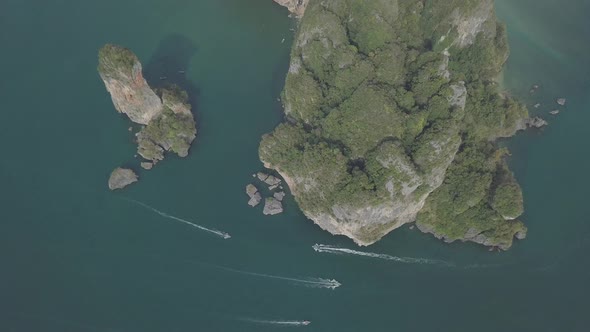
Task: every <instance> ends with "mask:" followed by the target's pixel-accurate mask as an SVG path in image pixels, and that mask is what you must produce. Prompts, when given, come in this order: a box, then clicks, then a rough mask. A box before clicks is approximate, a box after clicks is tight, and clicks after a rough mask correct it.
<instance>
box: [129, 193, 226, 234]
mask: <svg viewBox="0 0 590 332" xmlns="http://www.w3.org/2000/svg"><path fill="white" fill-rule="evenodd" d="M123 199H124V200H126V201H128V202H132V203H135V204H137V205H139V206H142V207H144V208H146V209H148V210H150V211H152V212H155V213H157V214H159V215H161V216H162V217H164V218H168V219H172V220H176V221H179V222H181V223H183V224H186V225H189V226H192V227H194V228H197V229H200V230H202V231H205V232H209V233H212V234H215V235H217V236H219V237H221V238H224V239H229V238H230V237H231V236H230V235H229V234H228V233H226V232H222V231H218V230H216V229H209V228H207V227H203V226H201V225H197V224H195V223H193V222H190V221H188V220H184V219H182V218H178V217H175V216H173V215H170V214H168V213H165V212H162V211H160V210H158V209H155V208H153V207H151V206H149V205H147V204H145V203H143V202H140V201H136V200H134V199H131V198H123Z"/></svg>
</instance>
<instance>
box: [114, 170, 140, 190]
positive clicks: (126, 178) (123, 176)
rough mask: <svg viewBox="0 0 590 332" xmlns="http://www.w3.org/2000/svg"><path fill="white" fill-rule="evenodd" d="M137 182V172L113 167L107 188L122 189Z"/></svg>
mask: <svg viewBox="0 0 590 332" xmlns="http://www.w3.org/2000/svg"><path fill="white" fill-rule="evenodd" d="M134 182H137V174H135V172H133V171H132V170H130V169H126V168H121V167H118V168H115V169H114V170H113V172H112V173H111V176H110V177H109V189H111V190H115V189H123V188H125V187H127V186H128V185H130V184H132V183H134Z"/></svg>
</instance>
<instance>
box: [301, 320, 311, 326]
mask: <svg viewBox="0 0 590 332" xmlns="http://www.w3.org/2000/svg"><path fill="white" fill-rule="evenodd" d="M301 324H303V325H309V324H311V322H310V321H308V320H304V321H303V322H301Z"/></svg>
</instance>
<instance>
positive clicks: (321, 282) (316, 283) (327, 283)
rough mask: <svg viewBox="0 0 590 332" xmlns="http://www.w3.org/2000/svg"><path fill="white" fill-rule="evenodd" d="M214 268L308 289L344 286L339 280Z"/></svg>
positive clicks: (223, 267) (222, 267) (220, 267)
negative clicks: (285, 282)
mask: <svg viewBox="0 0 590 332" xmlns="http://www.w3.org/2000/svg"><path fill="white" fill-rule="evenodd" d="M214 266H215V267H217V268H219V269H222V270H225V271H229V272H234V273H240V274H245V275H250V276H255V277H262V278H268V279H276V280H285V281H291V282H293V283H296V284H300V285H304V286H307V287H318V288H329V289H336V288H338V287H340V286H342V284H341V283H340V282H338V281H337V280H335V279H324V278H305V279H302V278H290V277H282V276H275V275H271V274H264V273H256V272H249V271H242V270H236V269H232V268H229V267H225V266H219V265H214Z"/></svg>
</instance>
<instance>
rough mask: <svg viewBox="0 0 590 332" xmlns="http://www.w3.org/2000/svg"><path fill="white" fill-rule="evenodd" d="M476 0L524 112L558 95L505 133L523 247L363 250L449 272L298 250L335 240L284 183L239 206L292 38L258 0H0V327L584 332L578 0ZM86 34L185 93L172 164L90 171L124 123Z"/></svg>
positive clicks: (274, 116)
mask: <svg viewBox="0 0 590 332" xmlns="http://www.w3.org/2000/svg"><path fill="white" fill-rule="evenodd" d="M497 6H498V12H499V15H500V17H501V18H502V19H504V20H505V21H506V22H507V24H508V28H509V33H510V43H511V46H512V56H511V58H510V61H509V63H508V66H507V71H506V74H505V81H506V85H507V86H509V87H510V88H511V89H512V91H513V92H514V93H515V94H517V95H520V96H522V97H523V98H525V99H526V100H527V102H529V103H531V104H534V103H536V102H537V101H540V102H542V103H543V104H544V105H543V107H542V108H541V109H540V110H539V112H540V113H542V114H546V113H547V112H548V111H550V110H551V109H553V107H555V104H554V102H553V100H554V99H555V98H557V97H561V96H564V97H566V98H568V105H567V107H566V110H565V111H563V112H562V113H561V114H560V115H558V116H557V117H556V118H554V119H552V120H551V126H550V127H548V128H546V129H545V130H544V131H543V132H542V133H539V132H529V133H526V134H521V135H518V136H517V137H516V138H515V139H514V140H511V141H510V142H509V143H508V144H509V146H510V147H511V149H512V151H513V152H514V157H513V158H512V160H511V163H512V165H513V168H514V170H515V172H516V175H517V177H518V178H519V180H520V181H521V183H522V184H523V188H524V194H525V200H526V202H525V204H526V209H527V213H526V215H525V216H524V220H525V222H526V223H527V225H528V226H529V228H530V230H529V238H528V239H527V240H525V241H522V242H518V243H516V245H515V246H514V248H513V249H512V250H511V251H509V252H506V253H489V252H488V251H487V250H485V249H484V248H481V247H478V246H475V245H470V244H454V245H445V244H443V243H441V242H439V241H438V240H436V239H433V238H432V237H430V236H428V235H424V234H421V233H419V232H417V231H415V230H414V231H412V230H409V229H408V228H404V229H401V230H398V231H396V232H394V233H392V234H390V235H389V236H387V237H386V238H385V239H384V240H383V241H381V242H379V243H378V244H376V245H374V246H372V247H371V248H369V249H367V250H369V251H372V252H379V253H386V254H389V255H393V256H408V257H415V258H428V259H439V260H445V261H447V262H451V263H453V264H455V265H456V266H455V267H444V266H440V265H430V264H417V263H416V264H404V263H400V262H394V261H386V260H379V259H375V258H368V257H357V256H349V255H330V254H320V253H316V252H314V251H313V249H312V248H311V246H312V245H313V244H314V243H323V244H330V245H339V246H343V247H347V248H354V247H353V245H351V242H350V241H349V240H347V239H345V238H341V237H332V236H331V235H329V234H327V233H325V232H323V231H320V230H319V228H317V227H316V226H314V225H313V224H312V223H311V222H309V221H307V220H306V219H305V217H304V216H303V215H302V214H301V213H300V212H298V210H297V208H296V206H295V204H294V202H293V201H292V199H291V198H287V202H286V204H285V205H286V206H285V208H286V213H285V214H283V215H280V216H275V217H272V218H270V217H268V218H267V217H264V216H262V214H261V211H260V210H261V208H260V207H259V208H258V209H251V208H249V207H248V206H247V205H246V199H247V197H246V196H245V194H244V186H245V185H246V184H247V183H248V182H249V181H251V177H250V176H251V175H250V174H251V173H253V172H255V171H258V170H259V169H260V168H261V165H260V162H259V161H258V158H257V147H258V141H259V138H260V136H261V135H262V134H263V133H265V132H268V131H270V130H272V128H274V126H275V125H276V124H277V123H278V122H279V121H280V120H281V117H282V115H281V110H280V105H279V104H278V102H277V101H276V98H277V97H278V95H279V93H280V90H281V89H282V82H283V79H284V75H285V73H286V70H287V65H288V60H289V59H288V56H289V48H290V43H291V42H292V36H291V34H292V33H291V31H290V30H289V29H290V28H292V25H293V24H294V22H292V21H291V20H289V19H288V18H287V17H286V15H287V12H286V10H284V9H282V8H280V7H278V6H275V5H273V4H271V3H270V0H251V1H243V0H199V1H183V0H172V1H166V2H164V1H156V0H146V1H142V2H138V1H130V0H125V1H121V0H119V1H114V0H103V1H100V2H86V1H73V0H60V1H53V2H46V1H38V0H25V1H22V0H21V1H16V0H8V1H4V2H3V3H2V4H1V5H0V43H1V45H2V50H3V52H2V56H1V58H0V59H1V61H0V73H1V74H2V76H1V77H0V96H1V97H2V100H3V107H2V109H3V113H2V114H3V118H2V120H1V121H0V139H1V141H2V142H3V143H4V144H3V152H4V155H3V157H2V159H1V161H0V262H2V270H1V271H0V330H2V331H26V332H29V331H49V332H53V331H130V332H134V331H137V332H139V331H224V332H225V331H276V330H277V329H279V325H272V324H264V323H255V322H253V321H252V320H311V321H312V324H311V325H309V326H307V327H305V329H306V330H309V331H498V330H504V331H585V330H586V326H585V324H584V323H585V319H586V311H587V310H586V308H587V307H586V304H585V303H586V298H587V296H588V287H587V280H588V279H589V272H590V266H589V265H590V264H589V263H588V260H587V258H586V255H585V252H586V251H587V249H588V239H587V237H588V236H589V235H590V226H588V224H587V217H586V215H585V209H584V206H585V202H584V201H585V193H586V188H587V187H588V186H589V184H590V180H589V179H587V177H586V175H585V174H586V170H587V169H589V166H590V159H589V158H588V157H586V155H585V153H584V152H585V151H584V148H585V145H584V143H583V142H585V138H586V136H587V135H586V133H587V129H586V126H585V125H584V124H585V122H587V121H588V120H589V115H588V114H587V112H586V111H587V110H588V108H589V107H590V100H589V99H590V98H589V97H588V93H587V91H588V90H589V88H590V86H589V85H590V84H589V82H588V79H587V77H589V74H590V65H589V63H588V60H587V54H588V53H589V50H588V48H589V46H588V44H587V43H586V41H587V40H586V39H587V36H588V35H589V33H590V24H588V22H587V20H586V18H585V16H586V15H585V13H587V12H590V3H588V1H585V0H578V1H574V0H570V1H568V2H567V3H563V2H562V3H560V2H553V1H549V0H542V1H539V0H537V1H533V0H498V1H497ZM283 38H285V42H284V43H281V41H282V39H283ZM106 42H114V43H119V44H122V45H125V46H127V47H130V48H131V49H132V50H134V51H135V52H136V53H137V54H138V56H139V57H140V58H141V59H142V61H143V63H144V68H145V70H146V76H147V77H148V79H150V80H151V81H152V83H155V84H158V83H159V82H158V77H160V76H168V77H169V78H170V79H171V80H174V81H176V82H178V83H180V84H181V85H182V86H183V87H184V88H186V89H187V90H189V93H191V96H193V97H194V102H195V104H196V111H197V118H198V123H199V134H198V138H197V142H196V144H195V145H194V146H193V148H192V150H191V155H190V156H189V158H187V159H185V160H180V159H178V158H172V157H170V158H169V159H168V160H166V161H165V162H163V163H161V164H159V165H158V167H156V168H154V169H153V170H151V171H149V172H145V171H144V172H142V173H141V174H140V176H141V177H142V178H141V181H140V182H139V183H138V184H135V185H133V186H131V187H129V188H128V189H126V190H125V191H122V192H115V193H113V192H109V191H108V189H107V187H106V180H107V178H108V174H109V172H110V171H111V170H112V169H113V168H114V167H116V166H119V165H122V164H123V165H135V164H136V161H134V159H133V154H134V151H135V146H134V144H133V142H132V134H130V133H129V132H128V131H127V127H128V126H129V123H128V122H127V121H126V120H125V119H124V118H123V117H121V116H118V115H117V114H116V112H115V111H114V109H113V107H112V103H111V101H110V98H109V96H108V94H107V92H106V91H105V89H104V85H103V84H102V82H101V81H100V79H99V77H98V75H97V73H96V52H97V50H98V48H99V47H100V46H101V45H103V44H104V43H106ZM179 70H184V71H186V75H182V74H180V73H178V71H179ZM534 83H537V84H540V85H541V86H542V87H541V89H539V91H538V92H537V93H536V94H535V95H533V96H530V95H529V94H528V90H529V88H530V86H531V85H532V84H534ZM126 198H131V199H135V200H138V201H141V202H144V203H146V204H149V205H150V206H153V207H154V208H156V209H159V210H161V211H163V212H166V213H169V214H171V215H174V216H177V217H179V218H184V219H187V220H191V221H193V222H197V223H199V224H200V225H203V226H206V227H209V228H215V229H219V230H223V231H227V232H229V233H230V234H231V235H232V238H231V239H230V240H223V239H220V238H218V237H216V236H214V235H211V234H209V233H206V232H201V231H199V230H196V229H194V228H192V227H189V226H187V225H185V224H183V223H180V222H177V221H175V220H172V219H166V218H163V217H162V216H160V215H158V214H156V213H154V212H153V211H150V210H149V209H145V208H143V207H142V206H140V205H137V204H134V203H132V202H130V201H128V200H126ZM354 249H356V248H354ZM227 268H230V269H233V270H230V269H227ZM244 272H253V273H257V274H259V275H253V274H248V273H244ZM260 274H264V275H269V276H278V277H287V278H294V279H297V280H306V281H309V280H310V279H308V278H317V277H322V278H335V279H337V280H338V281H340V282H341V283H342V284H343V285H342V287H340V288H338V289H336V290H334V291H332V290H329V289H324V288H313V287H306V286H305V285H306V284H305V283H302V282H297V281H293V280H285V279H278V278H271V277H268V276H262V275H260ZM281 329H285V330H288V329H291V328H289V327H281Z"/></svg>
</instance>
